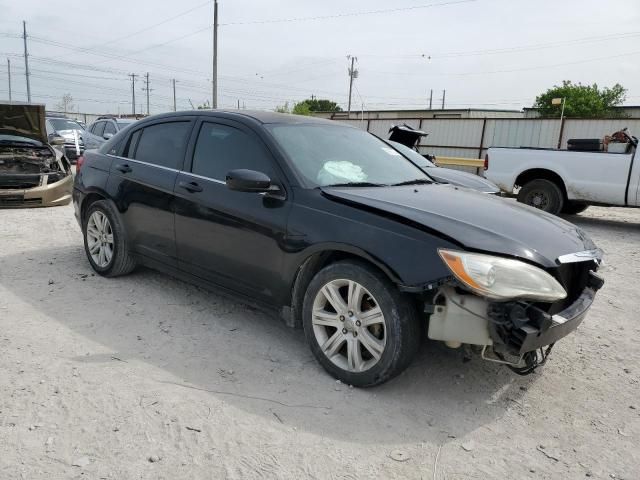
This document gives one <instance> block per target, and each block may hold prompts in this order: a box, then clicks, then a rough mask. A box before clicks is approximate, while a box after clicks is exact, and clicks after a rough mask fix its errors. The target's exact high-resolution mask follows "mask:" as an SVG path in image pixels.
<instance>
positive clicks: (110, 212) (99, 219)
mask: <svg viewBox="0 0 640 480" xmlns="http://www.w3.org/2000/svg"><path fill="white" fill-rule="evenodd" d="M82 234H83V236H84V250H85V253H86V254H87V259H88V260H89V263H90V264H91V267H92V268H93V269H94V270H95V271H96V272H97V273H99V274H100V275H102V276H105V277H117V276H120V275H126V274H128V273H130V272H131V271H133V269H134V268H135V267H136V261H135V258H134V257H133V256H132V255H131V253H130V252H129V245H128V241H127V235H126V232H125V229H124V225H123V224H122V220H121V219H120V215H119V214H118V211H117V209H116V207H115V205H114V204H113V203H112V202H110V201H109V200H98V201H96V202H94V203H92V204H91V205H89V208H88V209H87V211H86V213H85V215H84V218H83V219H82Z"/></svg>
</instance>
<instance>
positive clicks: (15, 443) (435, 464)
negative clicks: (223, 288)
mask: <svg viewBox="0 0 640 480" xmlns="http://www.w3.org/2000/svg"><path fill="white" fill-rule="evenodd" d="M0 218H1V221H0V354H1V355H2V356H1V359H0V478H2V479H13V478H26V479H39V478H47V479H58V478H65V479H66V478H91V479H99V478H109V479H138V478H143V479H178V478H198V479H199V478H207V479H208V478H215V479H218V478H231V479H235V478H237V479H241V478H242V479H245V478H247V479H251V478H260V479H262V478H265V479H269V478H284V479H288V478H292V479H293V478H296V479H299V478H318V479H325V478H412V479H413V478H424V479H432V478H437V479H467V478H477V479H488V478H500V479H505V478H510V479H514V478H517V479H526V478H536V479H538V478H562V479H574V478H576V479H577V478H585V477H592V478H606V479H610V478H617V479H628V480H631V479H637V478H640V449H639V447H638V445H639V441H640V394H639V388H638V380H639V379H640V348H639V347H640V342H639V341H638V337H639V336H640V323H639V321H638V313H637V309H638V297H639V296H640V287H639V286H638V283H639V281H640V253H639V251H640V210H633V209H614V208H612V209H604V208H590V209H589V210H588V211H587V212H585V213H584V214H582V215H580V216H577V217H574V219H573V220H574V221H575V222H576V223H578V224H579V225H581V226H583V227H584V228H585V229H586V230H587V231H588V232H589V233H590V234H591V235H592V237H593V238H594V240H595V241H596V243H597V244H598V245H599V246H601V247H602V248H603V249H604V250H605V251H606V262H607V265H606V266H605V267H604V268H603V270H602V272H603V274H604V276H605V278H606V280H607V284H606V286H605V288H604V289H603V290H602V291H601V292H600V293H599V295H598V297H597V299H596V302H595V304H594V306H593V308H592V310H591V313H590V315H589V316H588V318H587V319H586V320H585V322H584V323H583V324H582V325H581V327H580V328H579V330H578V331H577V332H576V333H574V334H573V335H571V336H569V337H567V338H566V339H564V340H563V341H562V342H560V343H559V344H558V345H557V346H556V348H555V349H554V352H553V354H552V355H551V357H550V361H549V363H548V364H547V365H546V366H545V367H544V368H542V369H541V370H540V371H539V373H536V374H534V375H532V376H528V377H518V376H516V375H514V374H512V373H511V372H510V371H509V370H507V369H505V368H503V367H500V366H498V365H494V364H491V363H487V362H483V361H481V360H480V359H473V360H472V361H471V362H468V363H463V355H462V352H461V351H459V350H449V349H447V348H446V347H444V346H441V345H440V344H437V343H429V344H427V345H425V348H423V350H422V351H421V353H420V356H419V358H418V359H417V361H416V362H415V363H414V364H413V365H412V366H411V368H410V369H409V370H408V371H407V372H405V373H404V374H403V375H402V376H400V377H399V378H397V379H395V380H393V381H391V382H389V383H387V384H385V385H383V386H381V387H378V388H375V389H369V390H357V389H353V388H349V387H348V386H347V385H342V384H339V383H336V382H335V381H334V380H333V379H332V378H330V377H329V376H328V375H326V374H325V373H324V371H323V370H321V368H320V367H319V366H318V365H317V364H316V363H315V361H314V360H313V358H312V356H311V354H310V352H309V351H308V349H307V347H306V346H305V344H304V339H303V335H302V333H301V332H300V331H293V330H289V329H287V328H286V327H285V326H284V325H282V324H281V323H279V322H278V321H277V320H276V319H272V318H270V317H268V316H266V315H265V314H263V313H262V312H260V311H255V310H252V309H250V308H248V307H246V306H244V305H242V304H238V303H236V302H234V301H231V300H229V299H227V298H224V297H221V296H219V295H217V294H215V293H210V292H207V291H204V290H201V289H198V288H196V287H193V286H191V285H188V284H185V283H182V282H180V281H177V280H174V279H172V278H168V277H166V276H163V275H160V274H158V273H156V272H153V271H150V270H138V271H136V272H135V273H134V274H132V275H130V276H127V277H122V278H118V279H105V278H101V277H98V276H94V275H93V274H92V271H91V269H90V267H89V264H88V262H87V260H86V258H85V255H84V251H83V248H82V236H81V233H80V231H79V228H78V226H77V224H76V222H75V219H74V218H73V213H72V207H71V206H69V207H58V208H52V209H32V210H8V211H0Z"/></svg>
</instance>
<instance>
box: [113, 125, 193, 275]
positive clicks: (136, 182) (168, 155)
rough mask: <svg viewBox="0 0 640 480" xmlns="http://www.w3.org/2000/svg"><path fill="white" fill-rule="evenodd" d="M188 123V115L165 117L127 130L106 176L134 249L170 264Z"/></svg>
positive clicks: (174, 258)
mask: <svg viewBox="0 0 640 480" xmlns="http://www.w3.org/2000/svg"><path fill="white" fill-rule="evenodd" d="M192 126H193V121H191V120H189V119H182V120H178V121H176V120H172V121H166V120H165V121H162V122H159V123H154V124H151V125H149V124H147V125H146V126H145V127H144V128H140V129H138V130H136V131H134V132H132V134H131V136H130V137H129V140H128V143H127V145H126V147H125V150H124V152H123V153H122V154H121V156H118V157H116V158H114V160H113V162H112V166H111V175H110V176H109V187H108V188H109V190H110V191H111V192H112V194H113V196H114V198H117V199H118V201H119V205H118V208H119V210H120V212H121V214H122V219H123V222H124V224H125V228H126V232H127V235H128V237H129V242H130V243H131V248H132V249H133V251H134V252H136V253H138V254H142V255H145V256H146V257H149V258H151V259H153V260H158V261H160V262H163V263H166V264H169V265H171V266H174V267H175V266H177V259H176V244H175V228H174V196H173V189H174V185H175V182H176V178H177V176H178V171H179V169H180V168H182V165H183V162H184V157H185V151H186V146H187V143H188V138H189V135H190V133H191V129H192Z"/></svg>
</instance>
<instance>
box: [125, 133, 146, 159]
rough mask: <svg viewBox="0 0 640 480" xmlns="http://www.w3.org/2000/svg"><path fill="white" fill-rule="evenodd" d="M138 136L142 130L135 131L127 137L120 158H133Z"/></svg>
mask: <svg viewBox="0 0 640 480" xmlns="http://www.w3.org/2000/svg"><path fill="white" fill-rule="evenodd" d="M140 135H142V130H136V131H135V132H133V133H132V134H131V135H130V136H129V138H128V140H127V144H126V145H125V147H124V150H123V151H122V154H121V156H122V157H125V158H133V152H135V151H136V145H137V144H138V140H140Z"/></svg>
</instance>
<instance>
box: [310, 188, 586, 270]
mask: <svg viewBox="0 0 640 480" xmlns="http://www.w3.org/2000/svg"><path fill="white" fill-rule="evenodd" d="M322 191H323V192H324V194H325V195H326V196H327V197H329V198H330V199H333V200H334V201H340V202H344V203H349V204H351V205H354V206H356V207H357V206H362V207H364V208H367V209H373V210H374V211H377V212H379V213H382V214H385V213H386V214H389V215H390V216H393V217H395V218H400V219H402V218H403V219H406V220H407V221H408V222H410V223H412V224H418V225H420V226H423V227H424V228H425V229H428V230H430V231H435V232H438V233H440V234H441V235H443V236H445V237H447V238H448V239H449V240H453V241H454V242H456V243H458V244H460V245H462V246H463V247H464V248H465V249H468V250H474V251H480V252H488V253H497V254H500V255H507V256H512V257H518V258H521V259H523V260H526V261H529V262H533V263H537V264H539V265H541V266H543V267H546V268H551V267H554V266H557V265H558V262H557V259H558V257H560V256H561V255H566V254H569V253H576V252H583V251H585V250H592V249H595V248H596V247H595V245H594V244H593V242H592V241H591V239H590V238H589V237H588V236H587V235H586V233H585V232H584V231H583V230H581V229H580V228H578V227H576V226H575V225H572V224H571V223H569V222H567V221H565V220H562V219H561V218H558V217H555V216H553V215H550V214H547V213H545V212H542V211H540V210H536V209H534V208H532V207H528V206H526V205H522V204H519V203H516V202H514V201H510V200H505V199H502V198H499V197H495V196H493V195H486V194H483V193H480V192H477V191H474V190H470V189H466V188H460V187H455V186H452V185H443V184H431V185H417V186H402V187H371V188H369V187H358V188H342V187H340V188H337V187H325V188H323V189H322Z"/></svg>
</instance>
